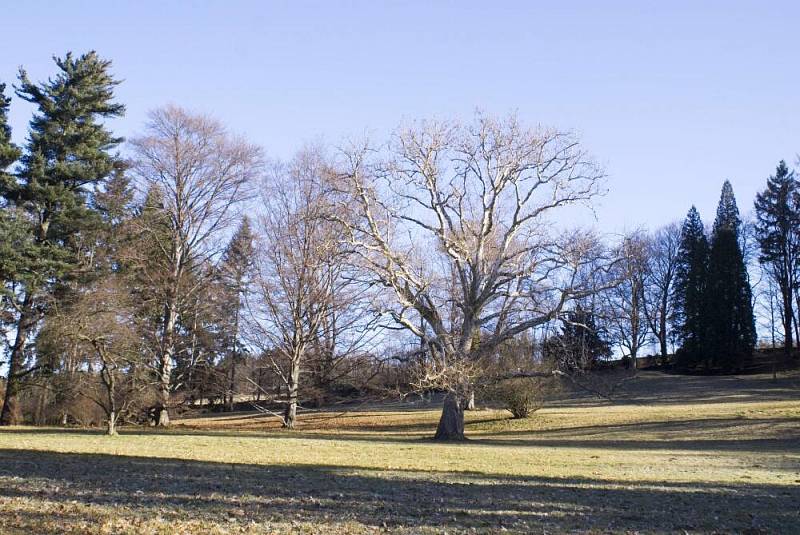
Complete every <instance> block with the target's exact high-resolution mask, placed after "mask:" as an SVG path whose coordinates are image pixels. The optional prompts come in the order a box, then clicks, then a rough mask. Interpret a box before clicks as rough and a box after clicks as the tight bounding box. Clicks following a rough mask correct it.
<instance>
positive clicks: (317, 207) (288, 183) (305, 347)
mask: <svg viewBox="0 0 800 535" xmlns="http://www.w3.org/2000/svg"><path fill="white" fill-rule="evenodd" d="M328 173H329V169H328V167H327V165H326V163H325V162H324V160H323V158H322V156H321V155H320V153H319V152H316V151H313V150H310V149H309V150H306V151H304V152H301V153H300V154H298V156H297V157H295V158H294V160H293V161H292V162H291V163H290V164H288V165H280V164H278V165H276V166H275V169H274V170H273V172H272V173H271V174H270V176H269V177H268V180H267V181H266V183H265V185H264V188H263V203H264V210H263V213H262V214H261V215H260V218H259V231H260V236H259V238H260V243H259V254H258V258H257V261H256V269H257V275H256V280H255V287H256V288H255V291H254V294H255V296H254V299H253V300H252V301H251V304H250V310H251V318H250V319H251V332H252V340H253V343H255V344H257V345H258V346H260V348H261V349H262V350H263V352H264V354H265V355H267V357H268V360H269V362H270V366H271V368H272V370H273V372H274V373H275V374H276V375H277V376H278V377H279V378H280V380H281V382H282V383H283V385H284V387H285V388H284V394H285V396H283V399H282V400H281V402H282V403H284V404H285V409H284V411H283V414H282V416H281V418H282V421H283V425H284V427H286V428H289V429H292V428H293V427H294V425H295V419H296V416H297V406H298V395H299V388H300V374H301V369H302V366H303V365H304V364H305V361H306V359H307V358H308V356H309V352H310V350H311V349H312V347H313V346H314V344H315V343H317V342H318V341H319V332H320V330H321V329H323V327H324V326H325V321H326V318H329V313H330V298H331V296H332V295H334V294H335V290H336V285H337V284H338V283H339V280H338V277H337V273H336V270H337V265H338V260H337V258H338V257H339V255H340V253H341V248H340V247H339V246H338V241H337V240H336V236H335V234H334V233H335V227H334V226H333V225H332V224H331V223H330V221H329V219H328V218H327V217H326V214H327V212H328V210H327V202H326V200H325V186H324V180H325V175H326V174H328Z"/></svg>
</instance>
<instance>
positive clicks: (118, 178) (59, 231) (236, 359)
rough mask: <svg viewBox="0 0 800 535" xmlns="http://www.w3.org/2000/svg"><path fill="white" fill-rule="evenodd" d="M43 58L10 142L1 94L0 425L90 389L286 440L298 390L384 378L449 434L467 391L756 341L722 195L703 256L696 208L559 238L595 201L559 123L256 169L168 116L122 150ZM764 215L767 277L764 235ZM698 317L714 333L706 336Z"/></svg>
mask: <svg viewBox="0 0 800 535" xmlns="http://www.w3.org/2000/svg"><path fill="white" fill-rule="evenodd" d="M56 65H57V67H58V72H57V75H56V76H55V77H53V78H51V79H49V80H48V81H47V82H44V83H39V84H36V83H33V82H31V81H30V80H29V79H28V77H27V75H26V74H25V72H24V71H22V72H21V73H20V78H19V84H18V85H17V86H16V94H17V95H18V96H19V97H20V98H22V99H25V100H28V101H29V102H32V103H34V104H35V106H36V109H37V111H36V114H35V115H34V117H33V119H32V120H31V123H30V132H29V136H28V140H27V143H26V144H25V146H24V147H22V148H20V147H17V146H16V145H15V144H14V143H13V142H12V138H11V132H10V129H9V127H8V123H7V111H8V107H9V104H10V98H7V97H5V96H4V93H3V90H4V89H5V87H4V86H0V94H2V95H3V96H2V100H0V198H2V201H0V203H1V204H0V235H1V236H2V240H1V241H0V278H2V281H3V295H2V317H1V318H0V325H2V326H3V330H4V332H3V338H4V339H6V340H7V342H8V351H7V354H8V378H7V380H6V385H5V387H6V388H5V401H4V404H3V411H2V416H1V417H0V423H2V424H15V423H19V422H21V421H23V417H24V416H25V414H23V405H25V413H26V414H27V416H28V418H34V419H36V418H37V415H38V414H40V413H43V412H47V410H55V411H57V412H59V413H60V414H62V418H63V419H68V418H69V414H70V412H72V413H73V417H74V412H75V409H74V407H75V405H76V404H79V403H81V402H84V401H85V402H88V403H91V404H93V405H94V406H96V407H98V408H100V409H102V412H103V417H104V419H105V420H106V421H107V422H108V424H109V430H110V431H113V430H114V427H115V424H116V422H117V420H118V419H119V418H123V419H125V420H137V419H142V418H143V417H144V416H143V415H149V417H150V418H151V419H152V423H153V424H155V425H162V426H163V425H169V421H170V411H171V410H173V411H174V410H175V409H176V408H179V407H181V406H185V405H186V404H191V403H208V402H209V401H210V400H212V399H215V400H217V401H218V402H219V403H220V404H222V405H224V406H225V407H227V408H228V409H229V410H231V409H233V408H234V406H235V405H236V403H237V402H242V401H247V402H251V403H253V405H254V406H255V407H257V408H259V409H260V410H263V411H265V412H269V413H272V414H275V416H276V417H278V418H280V419H281V421H282V423H283V425H284V426H286V427H288V428H291V427H293V426H294V424H295V420H296V417H297V412H298V409H299V407H300V404H301V402H303V401H304V400H306V401H307V400H310V399H312V398H314V397H324V396H325V395H330V394H332V393H339V394H342V393H344V392H347V391H351V392H352V391H355V392H359V393H361V394H362V395H363V393H364V392H365V391H366V390H368V389H372V390H373V391H374V390H380V389H384V390H385V389H389V388H394V389H400V390H401V391H402V392H409V391H432V390H433V391H439V392H443V393H445V395H446V396H445V403H444V410H443V414H442V418H441V421H440V424H439V428H438V430H437V437H438V438H442V439H452V438H462V437H463V410H464V408H465V407H466V406H468V404H469V403H468V401H469V400H470V399H471V398H472V397H473V395H474V393H475V391H476V390H481V389H484V390H487V391H488V390H489V389H491V388H490V387H494V386H495V385H498V384H502V383H503V382H505V381H512V382H513V381H518V380H520V379H524V378H532V377H539V378H544V377H551V376H552V375H553V374H561V375H567V376H573V375H574V374H575V373H579V372H580V371H582V370H586V369H588V368H590V367H591V366H592V363H594V362H596V361H597V360H598V359H599V360H602V359H608V358H609V357H610V356H611V354H612V350H611V347H612V346H616V347H617V348H619V351H620V352H622V353H623V355H624V356H625V357H626V358H628V359H630V360H631V362H632V363H633V364H634V365H635V363H636V358H637V356H638V355H639V353H640V352H641V351H642V348H643V347H647V346H648V345H649V344H650V343H651V342H652V341H653V340H656V341H657V344H658V346H659V347H660V352H661V355H662V356H663V357H665V358H666V356H667V353H668V344H669V343H671V342H674V341H675V340H676V339H677V340H678V342H679V344H680V345H681V347H682V354H686V355H694V356H692V357H691V358H690V359H688V360H686V361H685V362H687V363H691V365H695V364H696V363H697V362H700V360H702V359H707V358H713V359H715V360H713V361H712V363H713V364H714V365H722V364H723V360H722V359H724V358H725V355H727V354H728V351H729V350H730V351H734V352H735V354H736V355H740V354H741V355H744V354H745V353H746V352H747V348H748V347H749V348H752V344H753V343H754V340H755V338H754V337H755V330H754V328H753V327H752V325H753V322H752V303H750V301H749V299H750V298H749V293H748V292H749V291H750V286H749V282H748V279H747V271H746V269H745V268H744V266H745V264H744V263H743V262H744V258H745V256H744V255H743V253H742V248H741V242H742V241H743V238H742V235H740V234H739V228H740V222H739V219H738V214H737V213H736V209H735V203H734V202H733V197H732V192H730V185H729V184H726V187H725V188H726V189H724V190H723V200H725V202H724V203H721V208H720V210H721V212H720V215H718V218H717V219H718V221H717V223H716V224H715V227H714V231H713V232H712V239H711V245H710V247H708V246H705V247H706V249H708V251H706V252H702V251H701V252H698V253H696V254H695V252H694V249H691V248H692V247H694V246H695V245H697V247H696V248H697V249H698V250H699V249H702V247H704V246H703V243H705V242H704V240H705V235H704V233H703V229H702V223H700V222H699V217H697V218H695V220H693V221H692V224H693V225H699V227H697V228H694V227H692V228H688V229H687V226H686V225H685V226H684V229H683V232H681V229H680V228H679V227H678V226H677V225H670V226H668V227H665V228H664V229H661V230H660V231H658V232H657V233H655V234H653V235H652V236H651V235H648V234H646V233H644V232H636V233H632V234H631V235H629V236H626V237H624V238H623V239H622V240H619V243H616V244H609V243H607V242H606V241H605V240H603V239H601V238H599V237H598V236H596V235H595V234H593V233H591V232H586V231H564V230H559V229H558V227H557V226H556V225H555V223H556V222H557V217H558V214H559V212H560V211H561V209H562V208H563V207H565V206H569V205H574V204H587V203H591V202H592V199H593V198H594V197H595V196H596V195H598V194H599V193H601V190H602V182H603V171H602V169H600V168H599V167H598V166H597V165H596V164H595V163H594V161H593V160H592V159H591V158H590V157H589V156H588V154H587V153H586V151H585V150H584V149H583V148H582V146H581V145H580V143H579V140H578V139H577V138H576V137H575V136H574V135H573V134H571V133H565V132H560V131H557V130H552V129H546V128H535V129H531V128H527V127H525V126H524V125H522V124H520V123H519V122H518V121H517V120H516V118H514V117H509V118H506V119H495V118H492V117H488V116H485V115H483V114H480V113H479V114H477V115H476V117H475V119H474V121H472V122H470V123H467V124H461V123H457V122H449V121H438V122H420V123H414V124H412V125H410V126H408V127H405V128H401V129H399V130H397V131H396V132H395V133H394V134H393V135H392V136H391V137H390V138H389V139H388V140H387V141H386V142H384V143H378V144H375V143H372V142H368V141H364V142H362V143H353V144H350V145H349V146H347V147H344V148H342V149H340V150H337V151H335V152H333V153H329V152H328V151H327V150H326V149H325V148H323V147H307V148H305V149H303V150H301V151H300V152H299V153H298V154H297V156H296V157H295V158H293V159H292V160H291V161H289V162H284V163H281V162H266V161H265V160H264V158H263V157H262V154H261V151H260V149H259V148H258V147H256V146H253V145H252V144H250V143H248V142H247V141H246V140H244V139H241V138H238V137H236V136H233V135H231V134H230V133H228V132H227V131H226V129H225V128H224V127H223V126H222V125H221V124H220V123H219V122H217V121H215V120H213V119H211V118H209V117H206V116H203V115H199V114H195V113H191V112H188V111H186V110H184V109H181V108H179V107H174V106H173V107H165V108H162V109H158V110H156V111H154V112H152V113H151V115H150V117H149V120H148V122H147V124H146V125H145V128H144V131H143V133H142V135H140V136H137V137H135V138H134V139H132V140H130V142H129V143H128V145H127V154H126V157H125V158H123V157H122V156H121V155H120V154H119V153H118V152H117V151H118V150H119V147H121V143H122V140H121V139H119V138H117V137H115V136H113V134H112V133H111V132H110V131H109V130H108V128H107V126H106V121H107V120H109V119H113V118H115V117H118V116H120V115H121V114H122V113H123V112H124V107H123V106H122V105H120V104H118V103H116V102H115V101H114V96H113V90H114V88H115V86H116V85H117V81H116V80H115V79H114V78H113V76H112V75H111V74H110V63H109V62H108V61H105V60H103V59H101V58H99V57H98V56H97V55H96V54H95V53H93V52H92V53H88V54H85V55H82V56H78V57H76V56H73V55H72V54H68V55H67V56H66V57H64V58H62V59H56ZM726 192H727V193H726ZM759 202H761V201H759ZM770 202H772V201H764V203H766V204H765V206H766V205H767V204H769V203H770ZM723 204H724V207H723ZM245 212H246V213H247V214H248V216H249V217H243V213H245ZM765 213H766V212H765ZM759 221H761V220H759ZM688 224H689V223H687V225H688ZM759 225H760V226H759V227H758V228H759V236H763V237H764V244H766V245H763V246H762V250H763V254H762V258H763V260H764V263H765V264H764V265H772V264H770V262H775V261H776V260H773V256H770V253H768V251H771V250H772V249H769V247H768V246H767V245H768V243H773V242H774V241H775V239H774V238H770V237H768V234H769V232H771V229H774V228H775V227H776V225H777V223H771V222H770V221H769V220H768V219H767V218H766V216H765V218H764V220H763V222H760V223H759ZM791 228H792V229H794V228H796V226H793V227H791ZM698 229H699V230H698ZM690 231H697V232H695V234H691V235H690ZM694 238H696V239H697V244H694V242H691V243H690V242H689V240H690V239H694ZM793 239H794V238H793ZM770 240H771V241H770ZM793 243H794V242H793ZM690 249H691V250H690ZM692 255H694V256H692ZM737 255H738V256H737ZM695 256H696V257H697V258H695ZM792 258H793V259H796V256H794V257H792ZM792 262H796V260H792ZM776 273H778V271H776ZM781 273H782V272H781ZM793 273H795V274H794V275H792V277H794V278H792V279H791V280H792V281H796V280H797V279H796V271H795V272H793ZM776 276H777V275H776ZM775 280H776V281H777V280H778V279H777V278H776V279H775ZM728 283H731V284H736V285H738V286H735V290H730V291H729V288H728V287H727V286H719V287H714V288H712V286H713V285H714V284H717V285H720V284H728ZM695 284H696V285H697V287H695V286H694V285H695ZM791 284H794V286H791ZM791 284H790V286H789V287H788V288H789V294H790V295H792V292H796V291H797V285H796V284H795V283H794V282H792V283H791ZM781 288H783V286H781ZM695 294H697V295H695ZM711 297H713V298H714V299H717V301H715V302H714V304H713V305H709V304H703V305H702V307H701V308H698V309H697V311H696V310H695V309H693V308H692V307H693V306H695V304H694V303H695V302H696V301H703V302H705V301H706V300H708V299H710V298H711ZM739 298H742V299H744V298H747V300H748V304H750V307H751V308H750V309H749V310H750V316H747V310H746V308H740V304H741V303H743V301H740V300H739ZM698 306H700V305H698ZM790 306H791V301H790ZM714 310H722V311H723V312H724V313H725V314H726V315H725V318H723V319H720V320H719V321H720V322H722V321H723V320H724V324H723V323H720V324H719V325H717V324H714V325H713V326H710V324H709V323H707V322H708V321H710V319H709V318H711V316H710V315H709V312H710V311H714ZM698 315H699V316H698ZM784 315H785V316H786V317H789V316H791V314H788V315H786V314H784ZM695 316H698V317H700V316H702V318H703V319H702V320H697V321H702V322H704V323H703V324H702V326H701V327H698V329H699V330H697V331H695V330H692V329H695V326H694V325H695V324H694V323H692V322H694V321H695V319H696V318H695ZM713 319H714V321H717V319H719V318H716V317H715V318H713ZM790 324H791V320H790ZM723 328H724V329H728V330H723ZM747 329H749V330H747ZM697 333H700V334H697ZM713 336H717V337H718V338H713ZM695 338H697V340H695ZM693 344H694V345H693ZM725 344H727V345H725ZM789 345H791V342H789ZM709 348H713V351H714V352H713V353H710V352H707V351H706V350H707V349H709ZM712 354H713V355H719V356H714V357H708V356H707V355H712ZM48 408H49V409H48ZM50 418H51V419H52V415H51V416H50Z"/></svg>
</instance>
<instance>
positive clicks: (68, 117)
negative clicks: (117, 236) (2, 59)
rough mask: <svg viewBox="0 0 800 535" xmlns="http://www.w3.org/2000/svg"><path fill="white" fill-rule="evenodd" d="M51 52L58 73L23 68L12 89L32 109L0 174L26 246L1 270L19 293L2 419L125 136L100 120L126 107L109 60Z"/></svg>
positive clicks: (13, 419) (12, 412)
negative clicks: (116, 95)
mask: <svg viewBox="0 0 800 535" xmlns="http://www.w3.org/2000/svg"><path fill="white" fill-rule="evenodd" d="M54 59H55V63H56V65H57V66H58V74H57V75H56V76H55V77H53V78H51V79H49V80H48V81H47V82H44V83H41V84H35V83H33V82H31V81H30V80H29V79H28V76H27V74H26V73H25V71H24V70H20V74H19V86H18V87H17V95H18V96H19V97H20V98H22V99H24V100H26V101H28V102H30V103H32V104H34V105H35V106H36V108H37V112H36V114H35V115H34V117H33V119H32V120H31V122H30V131H29V134H28V143H27V145H26V147H25V152H24V154H23V156H22V158H21V160H20V166H19V169H18V172H17V173H16V175H15V179H14V180H8V179H5V180H3V181H0V197H2V199H3V201H4V202H3V205H4V207H5V208H4V209H5V210H6V214H5V215H4V216H3V219H4V223H3V228H4V229H6V230H7V231H10V229H13V232H14V233H15V234H14V235H15V236H16V237H17V238H18V239H19V240H21V241H22V242H24V243H25V244H26V247H25V249H24V250H25V252H24V253H23V254H16V255H12V257H11V258H12V261H11V263H10V265H8V266H7V269H8V271H9V273H7V274H6V275H5V278H6V280H7V286H10V287H12V288H13V294H12V295H7V297H8V298H9V299H14V300H16V301H17V303H16V306H15V308H16V309H17V310H18V313H17V318H16V331H17V333H16V340H15V342H14V344H13V347H12V351H11V359H10V363H9V368H10V370H9V378H8V387H7V390H6V399H5V401H6V402H5V404H4V406H3V413H2V416H1V417H0V423H2V424H10V423H18V422H19V420H20V415H19V409H18V404H17V401H16V396H17V395H18V392H19V381H20V380H21V377H22V376H23V375H24V373H25V370H24V369H23V368H24V362H23V358H24V355H25V347H26V344H27V343H28V341H29V334H30V333H31V332H32V331H33V330H34V329H35V328H36V326H37V324H38V322H39V321H40V319H41V316H42V314H43V313H44V310H45V308H46V305H47V302H48V297H49V296H52V295H53V293H54V292H56V291H57V290H58V286H59V285H60V284H62V283H63V282H65V280H67V279H69V278H70V277H72V276H74V275H75V273H76V271H78V270H79V269H80V268H81V267H82V266H83V267H86V265H87V261H88V260H89V259H91V254H90V253H91V252H92V250H93V245H94V244H93V243H91V240H90V239H89V237H88V234H90V233H91V229H93V228H96V226H97V224H98V222H99V220H100V217H99V213H98V212H97V211H96V210H94V209H93V207H92V203H91V195H92V191H93V189H92V188H93V187H97V186H99V185H101V184H103V183H104V182H105V180H106V179H107V178H108V176H109V175H110V174H111V173H112V171H113V170H114V168H115V166H117V161H118V159H117V157H116V156H115V155H114V154H112V153H111V151H112V150H113V149H114V147H116V146H117V145H118V144H119V143H120V142H121V141H122V140H121V139H120V138H117V137H114V136H113V135H112V134H111V132H110V131H109V130H108V129H107V128H106V127H105V126H104V125H103V122H102V121H103V120H104V119H110V118H114V117H117V116H119V115H121V114H122V113H123V112H124V107H123V106H122V105H120V104H116V103H114V102H113V101H112V98H113V89H114V87H115V86H116V85H117V82H116V81H115V80H114V79H113V78H112V77H111V75H110V73H109V68H110V66H111V63H110V62H108V61H105V60H102V59H100V58H99V57H98V56H97V54H96V53H94V52H90V53H88V54H84V55H82V56H80V57H73V55H72V54H67V55H66V57H64V58H63V59H62V58H54ZM3 103H5V100H3ZM12 212H13V213H12Z"/></svg>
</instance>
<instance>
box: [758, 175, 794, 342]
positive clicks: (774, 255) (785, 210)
mask: <svg viewBox="0 0 800 535" xmlns="http://www.w3.org/2000/svg"><path fill="white" fill-rule="evenodd" d="M755 208H756V237H757V239H758V244H759V246H760V248H761V255H760V257H759V260H760V262H761V264H762V265H764V266H766V267H767V269H768V272H769V274H770V276H771V277H773V278H774V280H775V282H776V283H777V286H778V289H779V291H780V293H781V304H782V306H783V317H782V320H783V332H784V338H783V340H784V351H785V352H786V357H787V358H788V357H789V356H790V355H791V352H792V319H793V317H794V306H793V303H792V299H793V297H794V295H795V292H796V291H797V289H798V284H800V281H798V280H797V275H798V273H797V266H798V265H800V183H799V182H798V181H797V178H796V177H795V175H794V173H793V172H790V171H789V168H788V167H787V166H786V162H784V161H783V160H781V162H780V163H779V164H778V167H777V169H776V170H775V175H774V176H771V177H769V178H768V179H767V189H765V190H764V191H763V192H762V193H759V194H758V195H757V196H756V202H755Z"/></svg>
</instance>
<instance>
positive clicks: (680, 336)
mask: <svg viewBox="0 0 800 535" xmlns="http://www.w3.org/2000/svg"><path fill="white" fill-rule="evenodd" d="M708 262H709V246H708V240H707V239H706V233H705V229H704V228H703V221H702V220H701V219H700V214H699V213H698V211H697V208H695V207H694V206H692V207H691V209H690V210H689V213H688V214H687V215H686V220H685V221H684V223H683V228H682V229H681V242H680V247H679V249H678V262H677V264H678V265H677V269H676V273H675V290H674V294H673V305H674V316H673V326H674V329H675V337H676V339H677V341H678V345H679V347H680V349H679V351H678V355H677V358H678V365H679V366H681V367H691V366H696V365H698V364H700V363H701V361H702V360H703V358H704V355H705V349H706V344H707V336H708V332H707V331H708V327H707V302H706V297H707V294H706V289H707V284H708Z"/></svg>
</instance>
